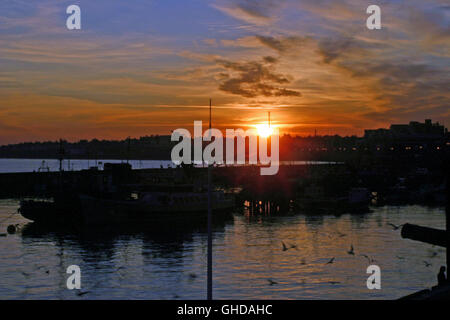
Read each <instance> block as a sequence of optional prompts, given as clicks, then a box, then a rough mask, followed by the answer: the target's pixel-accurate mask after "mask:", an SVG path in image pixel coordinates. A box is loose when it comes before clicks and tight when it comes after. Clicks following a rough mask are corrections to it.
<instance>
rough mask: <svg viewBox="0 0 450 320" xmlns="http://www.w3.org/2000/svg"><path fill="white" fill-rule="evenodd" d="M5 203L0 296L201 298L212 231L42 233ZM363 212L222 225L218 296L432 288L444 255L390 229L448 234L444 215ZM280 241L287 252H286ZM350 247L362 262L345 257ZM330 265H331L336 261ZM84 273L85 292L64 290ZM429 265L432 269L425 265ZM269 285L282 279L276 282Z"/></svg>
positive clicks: (244, 217) (371, 294) (410, 210)
mask: <svg viewBox="0 0 450 320" xmlns="http://www.w3.org/2000/svg"><path fill="white" fill-rule="evenodd" d="M17 208H18V201H17V200H1V201H0V234H1V233H6V228H7V226H8V225H10V224H20V225H19V227H20V231H19V232H17V233H16V234H13V235H7V236H6V237H5V236H3V237H0V256H1V259H0V299H204V298H205V297H206V291H205V288H206V252H207V250H206V248H207V247H206V246H207V238H206V232H205V228H204V227H205V225H206V221H205V224H204V225H193V226H189V225H183V226H179V227H177V226H174V225H170V226H168V225H166V224H164V223H163V222H162V223H161V224H159V225H155V226H154V227H152V228H145V229H137V230H122V231H118V230H111V229H103V228H102V229H95V230H79V231H70V232H69V231H61V230H51V229H50V230H42V229H39V228H36V226H35V225H33V224H32V223H30V222H29V221H27V220H26V219H24V218H22V217H21V216H20V215H18V214H15V215H13V216H11V217H10V215H11V214H12V213H14V212H15V211H16V210H17ZM372 210H373V212H371V213H368V214H364V215H348V214H346V215H342V216H339V217H336V216H334V215H332V214H330V215H324V216H314V215H305V214H295V215H289V216H276V215H272V216H270V215H266V216H263V215H256V216H251V215H249V214H248V212H245V211H244V212H235V213H233V214H231V216H230V217H228V218H225V219H221V221H217V219H216V222H215V226H214V233H213V237H214V240H213V244H214V265H213V272H214V284H213V286H214V298H217V299H381V298H387V299H395V298H399V297H401V296H402V295H406V294H409V293H412V292H414V291H416V290H421V289H423V288H426V287H431V286H432V285H434V284H435V283H436V274H437V272H438V270H439V267H440V266H441V265H444V261H445V251H444V249H443V248H439V247H433V246H431V245H427V244H424V243H420V242H415V241H411V240H405V239H402V238H401V236H400V232H399V230H393V228H392V227H391V226H390V225H388V223H393V224H395V225H399V224H402V223H406V222H409V223H416V224H420V225H423V226H430V227H437V228H442V227H443V226H444V220H445V215H444V210H443V209H439V208H435V209H431V208H426V207H421V206H402V207H382V208H372ZM282 241H283V242H284V243H285V244H286V245H287V246H288V247H290V246H296V248H291V249H289V250H287V251H283V250H282ZM351 245H353V247H354V252H355V255H350V254H348V253H347V251H349V249H350V246H351ZM363 254H364V255H367V256H369V257H370V258H371V259H375V262H372V264H376V265H378V266H379V267H380V268H381V290H368V289H367V287H366V280H367V277H368V276H369V275H368V274H366V268H367V266H368V264H369V262H368V260H367V258H365V257H364V256H362V255H363ZM333 257H334V258H335V259H334V262H333V263H332V264H326V263H327V262H328V261H329V260H330V259H331V258H333ZM73 264H75V265H78V266H79V267H80V268H81V287H82V288H81V291H82V292H83V293H84V294H83V295H81V296H79V295H77V292H76V291H75V290H69V289H67V287H66V281H67V278H68V276H69V275H68V274H67V273H66V270H67V267H68V266H70V265H73ZM427 264H430V265H428V266H427ZM268 279H271V280H272V281H274V282H276V284H273V285H270V283H269V281H268Z"/></svg>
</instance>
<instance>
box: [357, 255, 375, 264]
mask: <svg viewBox="0 0 450 320" xmlns="http://www.w3.org/2000/svg"><path fill="white" fill-rule="evenodd" d="M360 256H361V257H364V258H366V259H367V261H368V262H369V263H372V262H375V259H372V258H370V257H369V256H368V255H367V254H360Z"/></svg>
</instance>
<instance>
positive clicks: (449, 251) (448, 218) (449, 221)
mask: <svg viewBox="0 0 450 320" xmlns="http://www.w3.org/2000/svg"><path fill="white" fill-rule="evenodd" d="M445 168H446V171H447V172H446V180H447V181H446V192H447V199H446V200H447V202H446V205H445V230H446V231H447V247H446V249H445V251H446V258H447V278H448V275H449V268H450V168H449V165H448V164H446V165H445Z"/></svg>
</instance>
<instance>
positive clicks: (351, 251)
mask: <svg viewBox="0 0 450 320" xmlns="http://www.w3.org/2000/svg"><path fill="white" fill-rule="evenodd" d="M347 253H348V254H351V255H352V256H354V255H355V251H354V249H353V244H352V245H351V246H350V250H349V251H347Z"/></svg>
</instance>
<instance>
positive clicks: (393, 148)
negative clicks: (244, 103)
mask: <svg viewBox="0 0 450 320" xmlns="http://www.w3.org/2000/svg"><path fill="white" fill-rule="evenodd" d="M177 143H178V142H172V141H170V136H158V135H155V136H144V137H140V138H138V139H136V138H133V139H124V140H97V139H93V140H90V141H88V140H80V141H78V142H67V141H47V142H27V143H19V144H10V145H5V146H0V158H31V159H58V158H59V157H60V156H61V154H62V156H63V158H66V159H67V158H69V159H136V160H144V159H148V160H170V158H171V156H170V155H171V150H172V148H173V146H174V145H175V144H177ZM224 144H225V143H224ZM192 145H193V143H192ZM224 149H225V145H224ZM449 149H450V138H449V134H448V133H447V134H445V135H443V136H442V137H439V138H436V137H433V138H423V137H422V138H417V137H402V138H392V137H391V138H386V137H357V136H347V137H341V136H338V135H334V136H309V137H298V136H290V135H283V136H281V137H280V160H317V161H345V160H348V159H359V158H367V157H369V158H380V157H392V156H395V157H403V156H405V157H415V158H417V157H420V156H426V157H428V156H432V155H438V156H439V157H440V155H442V154H448V152H449Z"/></svg>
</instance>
